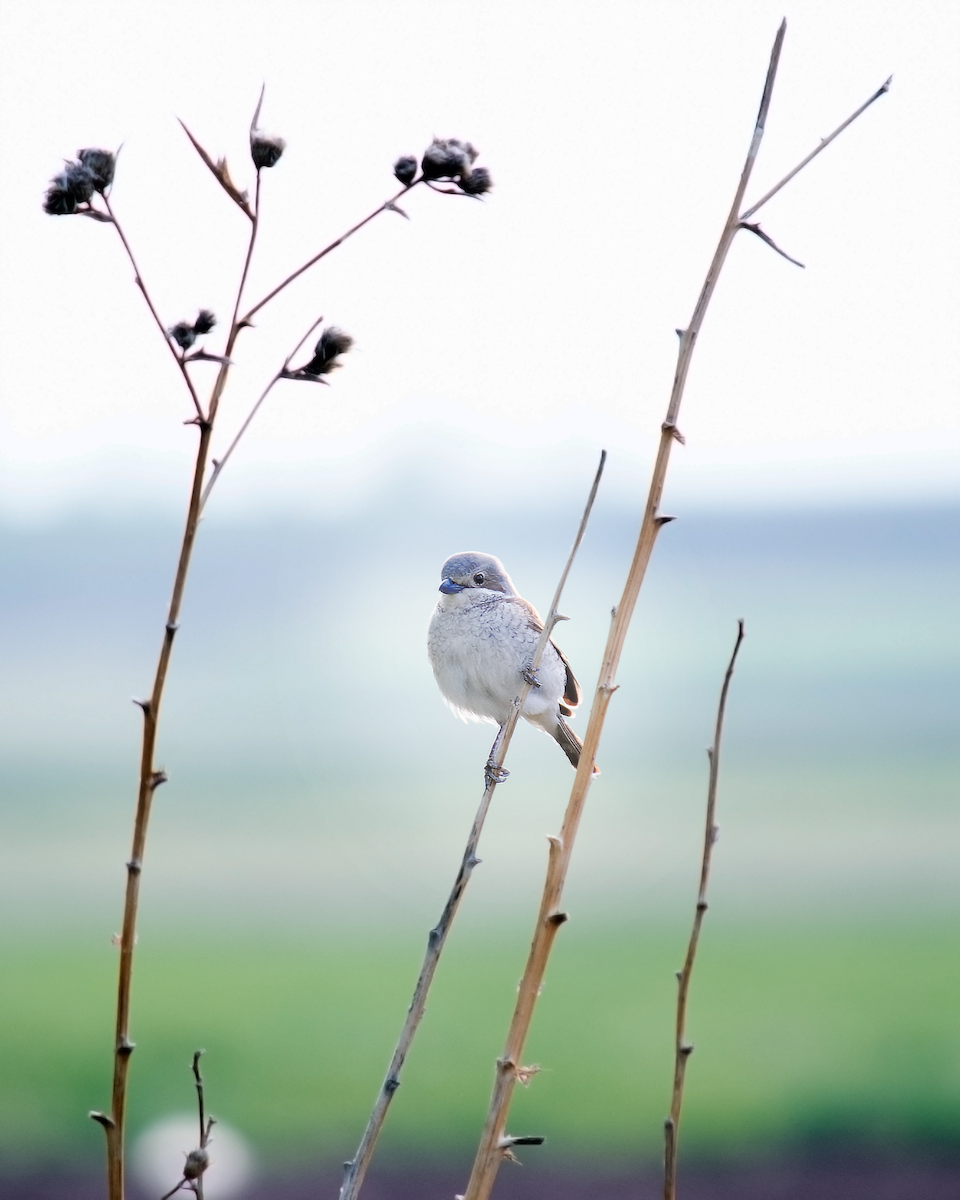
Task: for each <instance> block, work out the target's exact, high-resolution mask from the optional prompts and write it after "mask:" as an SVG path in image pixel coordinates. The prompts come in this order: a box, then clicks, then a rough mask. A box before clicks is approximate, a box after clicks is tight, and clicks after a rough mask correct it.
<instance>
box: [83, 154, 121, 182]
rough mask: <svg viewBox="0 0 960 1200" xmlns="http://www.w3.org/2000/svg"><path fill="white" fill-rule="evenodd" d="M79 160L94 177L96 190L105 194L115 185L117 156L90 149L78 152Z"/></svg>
mask: <svg viewBox="0 0 960 1200" xmlns="http://www.w3.org/2000/svg"><path fill="white" fill-rule="evenodd" d="M77 158H79V160H80V162H81V165H83V166H84V167H86V168H87V170H88V171H89V172H90V173H91V174H92V175H93V178H94V181H95V182H94V185H93V186H94V190H95V191H98V192H105V191H106V190H107V188H108V187H109V186H110V184H111V183H113V172H114V168H115V167H116V165H117V156H116V155H115V154H113V153H111V151H109V150H96V149H92V148H88V149H86V150H78V151H77Z"/></svg>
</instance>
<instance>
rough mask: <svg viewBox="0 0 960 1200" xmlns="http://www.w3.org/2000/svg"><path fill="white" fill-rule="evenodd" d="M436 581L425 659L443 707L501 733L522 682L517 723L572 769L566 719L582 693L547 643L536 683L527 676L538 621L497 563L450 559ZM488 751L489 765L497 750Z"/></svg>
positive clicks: (574, 753) (574, 743) (473, 557)
mask: <svg viewBox="0 0 960 1200" xmlns="http://www.w3.org/2000/svg"><path fill="white" fill-rule="evenodd" d="M440 575H441V579H442V582H441V584H440V603H439V604H438V605H437V608H436V610H435V612H434V614H433V618H432V619H431V621H430V629H429V632H428V634H427V653H428V654H429V656H430V664H431V666H432V667H433V673H434V675H435V676H436V680H437V683H438V684H439V686H440V691H441V692H442V693H443V698H444V699H445V700H446V702H447V704H449V705H450V707H451V708H452V709H453V711H454V712H455V713H457V714H458V715H459V716H462V717H464V718H465V719H466V718H470V719H473V720H475V721H493V722H494V723H495V724H496V725H499V726H500V729H501V730H502V729H503V726H504V723H505V722H506V720H507V717H509V715H510V712H511V710H512V709H513V702H514V700H515V699H516V698H517V696H518V695H519V693H520V688H521V687H522V685H523V681H524V680H525V679H527V680H530V681H532V682H533V687H531V689H530V693H529V695H528V696H527V699H526V701H525V703H524V705H523V710H522V715H523V716H524V717H525V718H526V719H527V720H528V721H529V722H530V723H531V724H532V725H539V727H540V728H541V729H543V730H544V731H545V732H546V733H549V734H550V736H551V737H552V738H554V739H555V740H556V741H557V742H559V744H560V747H561V749H562V750H563V752H564V754H566V756H567V758H569V760H570V761H571V763H573V765H574V767H576V766H577V764H578V763H579V762H580V751H581V750H582V749H583V744H582V743H581V741H580V739H579V738H578V737H577V735H576V734H575V733H574V732H573V730H572V729H571V728H570V726H569V725H568V724H567V723H566V721H565V720H564V717H569V716H571V715H572V713H573V710H574V709H575V708H576V707H577V705H578V704H579V703H580V685H579V684H578V683H577V681H576V679H575V678H574V676H573V672H572V671H571V670H570V667H569V665H568V664H567V660H566V659H565V658H564V657H563V655H562V654H561V653H560V651H559V650H558V649H557V647H556V646H555V645H554V644H553V642H547V646H546V650H545V651H544V655H543V658H542V660H541V662H540V667H539V669H538V671H537V673H536V676H535V677H533V678H532V680H531V676H530V664H531V661H532V659H533V652H534V650H535V649H536V645H537V641H538V640H539V638H540V634H541V632H542V631H543V621H542V620H541V619H540V614H539V613H538V612H537V610H536V609H535V608H534V607H533V605H532V604H529V603H528V602H527V601H526V600H524V599H523V597H522V596H518V595H517V590H516V588H515V587H514V586H513V581H512V580H511V578H510V576H509V575H508V574H507V572H506V570H505V569H504V566H503V563H501V562H500V560H499V559H498V558H494V556H493V555H492V554H481V553H479V551H476V550H466V551H464V552H463V553H461V554H454V555H452V556H451V557H450V558H448V559H447V561H446V562H445V563H444V564H443V569H442V570H441V572H440ZM497 740H498V741H499V734H498V735H497ZM493 745H494V749H493V750H492V751H491V764H492V759H493V753H494V751H495V750H496V747H497V742H494V744H493ZM489 767H490V764H488V770H489Z"/></svg>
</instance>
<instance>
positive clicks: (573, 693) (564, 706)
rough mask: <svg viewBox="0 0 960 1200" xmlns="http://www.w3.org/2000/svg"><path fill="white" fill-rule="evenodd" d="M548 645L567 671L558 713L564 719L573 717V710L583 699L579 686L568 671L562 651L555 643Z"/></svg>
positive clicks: (572, 674) (574, 677)
mask: <svg viewBox="0 0 960 1200" xmlns="http://www.w3.org/2000/svg"><path fill="white" fill-rule="evenodd" d="M550 645H551V646H553V648H554V650H556V652H557V653H558V654H559V655H560V661H561V662H562V663H563V665H564V666H565V667H566V669H567V684H566V687H565V688H564V689H563V703H561V705H560V711H561V712H562V713H563V715H564V716H565V717H570V716H572V715H573V710H574V709H575V708H576V707H577V705H578V704H579V703H580V701H581V700H582V699H583V693H582V692H581V691H580V684H579V683H577V680H576V676H575V675H574V673H573V672H572V671H571V670H570V664H569V663H568V662H567V660H566V658H565V657H564V654H563V651H562V650H561V649H560V648H559V647H558V646H557V644H556V643H555V642H551V643H550Z"/></svg>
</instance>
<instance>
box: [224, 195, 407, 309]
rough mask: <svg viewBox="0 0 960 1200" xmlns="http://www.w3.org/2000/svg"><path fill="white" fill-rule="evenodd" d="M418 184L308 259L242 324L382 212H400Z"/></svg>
mask: <svg viewBox="0 0 960 1200" xmlns="http://www.w3.org/2000/svg"><path fill="white" fill-rule="evenodd" d="M418 183H423V179H422V178H420V179H415V180H414V181H413V182H412V183H411V184H410V185H409V186H407V187H403V188H401V189H400V191H399V192H397V194H396V195H395V196H391V197H390V199H389V200H384V202H383V203H382V204H381V205H380V207H379V208H375V209H374V210H373V212H372V213H369V214H368V215H367V216H365V217H364V218H363V220H362V221H358V222H357V223H356V225H352V226H351V227H350V228H349V229H348V230H347V232H346V233H344V234H341V236H340V237H338V238H337V240H336V241H334V242H331V243H330V245H329V246H324V248H323V249H322V250H321V251H320V252H319V253H317V254H315V255H314V256H313V258H309V259H307V261H306V262H305V263H304V264H303V266H302V267H297V269H296V270H295V271H292V272H291V273H290V274H289V275H288V276H287V277H286V279H284V280H283V281H282V282H281V283H278V284H277V286H276V287H275V288H274V289H273V291H271V292H267V294H266V295H265V296H264V297H263V299H262V300H258V301H257V303H256V304H255V305H254V306H253V308H251V309H250V311H249V312H248V313H247V314H246V316H245V317H244V318H243V320H242V321H241V322H240V324H241V325H248V324H249V323H250V318H251V317H253V315H254V314H255V313H258V312H259V311H260V309H261V308H263V306H264V305H265V304H269V303H270V301H271V300H272V299H273V298H274V296H278V295H279V294H280V293H281V292H282V291H283V289H284V288H285V287H287V286H289V284H291V283H293V281H294V280H295V279H298V278H299V277H300V276H301V275H302V274H303V273H304V271H309V270H310V268H311V267H312V266H313V265H314V264H315V263H318V262H319V261H320V259H321V258H325V257H326V256H327V255H328V254H329V253H330V251H331V250H336V248H337V247H338V246H340V245H342V244H343V243H344V242H345V241H346V240H347V238H349V237H353V235H354V234H355V233H356V232H357V230H359V229H362V228H363V227H364V225H368V224H369V223H370V222H371V221H372V220H373V218H374V217H378V216H379V215H380V214H381V213H382V212H389V211H391V210H393V211H395V212H396V211H399V210H398V209H397V208H396V207H395V206H396V203H397V201H398V200H399V199H400V198H401V197H402V196H405V195H406V194H407V193H408V192H409V191H410V190H411V189H412V188H415V187H416V186H417V184H418Z"/></svg>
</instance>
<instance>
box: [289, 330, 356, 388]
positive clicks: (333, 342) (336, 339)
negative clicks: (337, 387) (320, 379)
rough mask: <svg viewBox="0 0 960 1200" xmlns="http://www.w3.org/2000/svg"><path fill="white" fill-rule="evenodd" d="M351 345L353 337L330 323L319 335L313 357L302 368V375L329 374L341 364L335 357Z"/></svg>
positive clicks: (344, 352)
mask: <svg viewBox="0 0 960 1200" xmlns="http://www.w3.org/2000/svg"><path fill="white" fill-rule="evenodd" d="M352 345H353V338H352V337H351V336H350V334H349V333H345V332H344V331H343V330H342V329H340V328H338V327H337V326H336V325H330V326H329V327H328V328H326V329H325V330H324V331H323V333H322V334H321V335H320V340H319V342H317V344H316V346H315V347H314V351H313V358H312V359H311V360H310V361H309V362H308V363H307V365H306V366H305V367H303V368H302V370H301V372H300V374H302V375H313V376H321V375H329V374H330V372H331V371H335V370H337V368H338V367H340V366H342V365H343V364H342V363H339V362H338V361H337V359H338V358H339V357H340V355H341V354H346V353H347V351H348V350H349V349H350V347H351V346H352Z"/></svg>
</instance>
